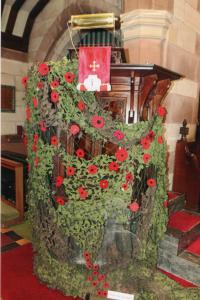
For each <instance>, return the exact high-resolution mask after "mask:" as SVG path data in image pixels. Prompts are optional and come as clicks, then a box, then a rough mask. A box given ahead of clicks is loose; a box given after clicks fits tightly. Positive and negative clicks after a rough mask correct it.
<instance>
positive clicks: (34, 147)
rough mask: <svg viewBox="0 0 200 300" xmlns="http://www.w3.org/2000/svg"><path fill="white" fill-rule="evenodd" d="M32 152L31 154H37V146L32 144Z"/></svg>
mask: <svg viewBox="0 0 200 300" xmlns="http://www.w3.org/2000/svg"><path fill="white" fill-rule="evenodd" d="M32 151H33V152H37V146H36V144H33V146H32Z"/></svg>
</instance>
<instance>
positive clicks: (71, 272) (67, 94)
mask: <svg viewBox="0 0 200 300" xmlns="http://www.w3.org/2000/svg"><path fill="white" fill-rule="evenodd" d="M26 80H27V82H26ZM26 80H24V82H23V83H24V86H25V87H26V99H25V101H26V106H27V107H26V116H27V120H26V135H27V136H26V138H25V142H28V161H29V181H28V184H29V192H28V202H29V218H30V220H31V221H32V223H33V244H34V248H35V250H36V253H37V254H36V256H35V264H34V266H35V273H36V274H37V275H38V276H39V278H40V279H41V280H42V281H44V282H46V283H47V284H48V285H49V286H51V287H53V288H58V289H60V290H61V291H63V292H64V293H66V294H71V295H75V296H76V295H79V296H83V295H84V294H86V292H88V291H90V292H92V293H94V294H96V292H99V291H101V290H102V291H106V287H103V286H102V284H103V283H102V282H104V284H105V281H106V278H104V280H100V281H99V282H98V284H96V285H95V284H93V283H94V281H95V278H96V280H97V275H94V277H93V281H92V284H91V280H89V281H88V280H87V277H88V276H89V275H90V274H91V268H90V267H88V265H89V263H88V264H87V262H86V263H84V253H89V255H90V258H91V263H92V266H93V267H94V266H95V260H98V257H99V254H100V253H101V247H102V244H103V241H104V237H105V234H106V230H107V229H106V224H107V222H108V220H115V223H116V224H121V226H122V227H123V228H125V229H128V230H130V231H132V232H133V233H135V234H138V236H139V238H140V243H139V247H138V249H137V251H136V253H135V256H134V257H132V260H134V261H142V262H143V263H145V264H147V265H154V266H155V263H156V257H157V245H158V241H159V239H160V238H161V237H162V235H163V233H164V232H165V229H166V218H167V212H166V208H165V207H164V205H163V202H164V201H165V200H166V199H167V195H166V182H165V180H166V179H165V178H166V167H165V164H166V144H165V142H164V141H163V139H162V120H163V118H162V115H159V114H158V115H157V114H156V112H155V116H154V117H153V118H152V119H151V120H150V121H145V122H139V123H137V124H131V125H125V124H123V123H122V122H120V121H119V120H117V119H116V120H112V117H111V114H110V112H106V111H105V110H104V109H103V107H102V105H101V103H100V101H97V100H96V98H95V95H94V94H93V93H91V92H80V91H78V90H77V89H76V86H77V61H68V60H67V59H66V58H63V59H62V60H61V61H58V62H49V63H48V64H40V65H36V66H33V67H32V68H31V69H30V71H29V73H28V78H26ZM73 125H75V127H73ZM63 132H64V136H65V138H64V141H63ZM85 134H87V135H89V136H90V138H91V140H92V141H93V142H95V143H96V142H99V143H101V145H102V146H104V145H106V142H112V143H114V144H115V145H117V150H115V152H114V153H113V154H112V155H108V154H101V153H99V155H96V156H94V157H90V159H85V155H83V153H79V154H77V149H74V150H73V151H72V150H70V151H68V150H67V149H68V148H67V147H68V146H67V144H66V143H69V141H73V143H75V141H77V140H78V141H80V140H81V138H82V137H83V136H84V135H85ZM72 148H73V147H72ZM80 149H81V147H79V150H80ZM81 150H83V149H81ZM145 155H147V156H145ZM56 161H59V164H60V163H61V164H62V166H63V167H64V169H65V174H64V176H63V175H62V176H61V175H60V174H59V169H58V168H57V169H56V167H55V165H56V163H55V162H56ZM144 174H145V176H146V177H145V181H144V182H143V183H142V184H143V190H142V193H141V195H140V197H138V199H136V198H133V195H134V192H133V191H134V189H136V183H140V182H141V181H142V180H144V179H142V176H143V175H144ZM148 180H150V182H149V181H148ZM148 201H149V206H148ZM131 203H132V204H135V207H136V208H135V209H133V208H132V207H131V206H130V205H131ZM144 203H146V205H147V207H145V205H144ZM137 205H138V207H137ZM145 218H147V219H148V226H147V228H146V230H145V233H144V232H143V229H141V228H144V226H145V224H143V222H144V220H145ZM143 225H144V226H143ZM133 228H134V230H133ZM77 253H79V255H80V257H79V258H80V259H82V263H76V262H75V260H74V255H75V254H76V255H77ZM76 258H77V257H76ZM105 259H106V258H105ZM126 263H128V264H132V261H131V260H130V259H128V258H127V262H126ZM106 268H107V269H106ZM120 269H121V270H123V268H121V266H120V264H116V265H115V266H114V265H113V266H109V267H108V266H107V267H105V270H104V267H103V266H102V267H101V272H102V273H101V272H100V271H99V272H98V275H99V274H100V275H101V274H108V278H110V282H109V284H110V286H112V284H113V285H114V284H115V283H116V281H118V280H119V277H118V276H117V277H115V276H114V275H113V277H112V274H119V272H120ZM125 273H126V270H125ZM130 274H131V273H130ZM122 275H123V274H122ZM95 276H96V277H95ZM122 278H123V276H122ZM122 281H123V280H122ZM139 292H140V291H139ZM145 293H146V291H145V292H141V296H140V298H138V299H147V298H145V297H146V296H145V295H146V294H145ZM102 295H103V294H102ZM148 297H150V296H148ZM148 299H154V298H151V297H150V298H148ZM174 299H176V298H174ZM177 299H178V298H177ZM181 299H182V298H181ZM183 299H184V298H183Z"/></svg>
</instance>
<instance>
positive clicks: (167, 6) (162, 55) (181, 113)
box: [121, 0, 200, 189]
mask: <svg viewBox="0 0 200 300" xmlns="http://www.w3.org/2000/svg"><path fill="white" fill-rule="evenodd" d="M124 11H125V13H124V14H122V15H121V20H122V24H121V28H122V33H123V38H124V48H125V49H126V50H127V51H126V52H127V53H128V55H127V58H128V62H129V63H133V64H158V65H161V66H163V67H165V68H167V69H170V70H172V71H175V72H177V73H180V74H182V75H183V76H184V78H183V79H181V80H179V81H176V82H174V85H173V86H172V88H171V90H170V91H169V93H168V95H167V96H166V98H165V99H164V101H163V105H164V106H165V107H166V108H167V111H168V114H167V117H166V122H165V136H166V139H167V143H168V151H169V159H168V174H169V176H168V179H169V185H168V188H169V189H170V188H171V187H172V182H173V168H174V151H175V145H176V141H177V140H178V139H179V138H180V135H179V128H180V126H181V124H182V122H183V119H187V122H188V127H189V137H188V139H189V141H193V140H194V138H195V133H196V124H197V113H198V101H199V82H200V2H199V1H198V0H142V1H138V0H133V1H128V0H125V1H124Z"/></svg>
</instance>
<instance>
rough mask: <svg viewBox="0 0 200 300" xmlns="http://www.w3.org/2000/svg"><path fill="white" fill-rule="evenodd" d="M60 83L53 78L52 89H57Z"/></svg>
mask: <svg viewBox="0 0 200 300" xmlns="http://www.w3.org/2000/svg"><path fill="white" fill-rule="evenodd" d="M59 85H60V83H59V81H57V80H53V81H52V82H51V83H50V86H51V88H52V89H56V88H57V87H58V86H59Z"/></svg>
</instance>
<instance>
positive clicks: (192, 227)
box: [167, 210, 200, 254]
mask: <svg viewBox="0 0 200 300" xmlns="http://www.w3.org/2000/svg"><path fill="white" fill-rule="evenodd" d="M167 234H168V235H169V236H173V237H174V238H176V239H178V240H179V242H178V254H180V253H181V252H182V251H184V250H185V249H186V248H187V247H188V246H189V245H190V244H191V243H192V242H194V241H195V240H196V239H197V238H198V237H199V236H200V215H199V214H196V213H195V214H194V213H193V212H190V211H187V210H181V211H177V212H175V213H173V214H172V215H171V216H170V217H169V222H168V225H167Z"/></svg>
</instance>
